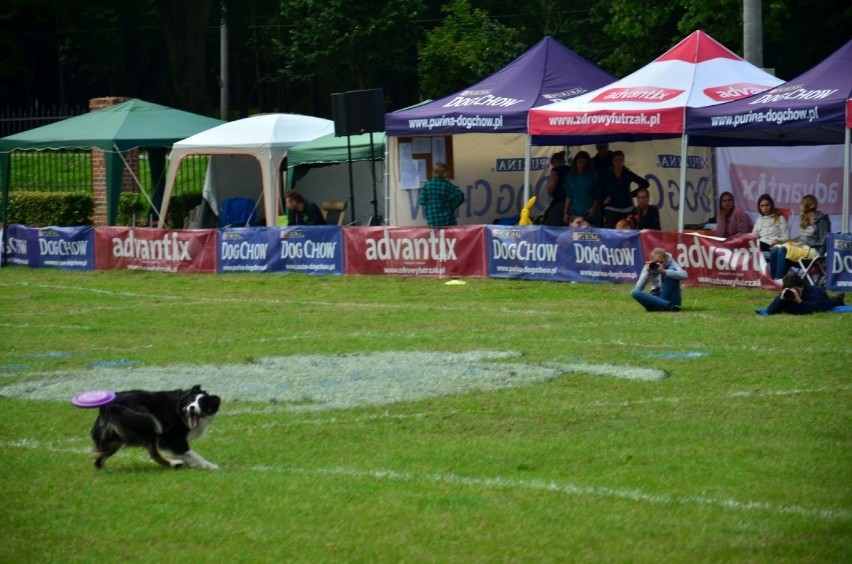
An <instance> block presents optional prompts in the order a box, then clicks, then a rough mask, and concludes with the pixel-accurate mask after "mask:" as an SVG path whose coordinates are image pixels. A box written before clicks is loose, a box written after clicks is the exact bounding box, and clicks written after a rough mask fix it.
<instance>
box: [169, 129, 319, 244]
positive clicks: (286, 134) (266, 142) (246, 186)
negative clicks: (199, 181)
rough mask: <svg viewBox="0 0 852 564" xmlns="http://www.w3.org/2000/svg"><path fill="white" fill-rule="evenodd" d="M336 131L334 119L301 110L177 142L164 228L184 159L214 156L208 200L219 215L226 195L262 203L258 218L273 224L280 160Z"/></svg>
mask: <svg viewBox="0 0 852 564" xmlns="http://www.w3.org/2000/svg"><path fill="white" fill-rule="evenodd" d="M333 131H334V122H333V121H331V120H327V119H322V118H318V117H312V116H304V115H299V114H262V115H257V116H252V117H248V118H245V119H240V120H236V121H232V122H229V123H226V124H223V125H220V126H218V127H214V128H212V129H208V130H207V131H203V132H201V133H198V134H197V135H193V136H192V137H188V138H186V139H184V140H183V141H178V142H177V143H175V144H174V146H173V147H172V152H171V157H170V159H169V171H168V175H167V176H166V188H165V191H164V193H163V206H162V213H161V214H160V222H159V224H158V227H160V228H163V227H164V218H165V217H166V210H168V206H169V201H170V199H171V195H172V190H173V189H174V185H175V179H176V178H177V172H178V168H179V167H180V164H181V161H182V160H183V159H184V158H186V157H188V156H190V155H211V159H210V165H209V167H208V170H207V178H206V179H205V186H204V198H205V200H207V202H208V203H209V204H210V207H211V209H213V211H214V212H215V213H217V214H218V213H219V205H220V204H221V202H222V201H223V200H224V199H226V198H232V197H244V198H251V199H252V200H254V201H255V202H256V203H258V204H259V203H260V202H261V201H263V207H262V208H260V209H259V210H258V216H260V217H263V218H265V222H266V225H267V226H273V225H275V223H276V221H277V217H278V213H279V211H280V205H279V194H280V192H281V174H280V173H279V170H280V168H281V163H282V162H283V161H284V158H285V157H286V156H287V149H289V148H290V147H293V146H294V145H299V144H300V143H305V142H307V141H311V140H313V139H316V138H318V137H322V136H323V135H326V134H328V133H331V132H333Z"/></svg>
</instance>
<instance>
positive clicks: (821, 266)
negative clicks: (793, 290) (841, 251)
mask: <svg viewBox="0 0 852 564" xmlns="http://www.w3.org/2000/svg"><path fill="white" fill-rule="evenodd" d="M826 263H827V257H826V255H825V254H824V253H823V254H820V255H818V256H815V257H804V258H800V259H799V260H798V265H799V278H804V279H805V280H807V281H808V282H809V283H810V284H811V285H812V286H819V287H820V288H825V285H826V281H827V274H826V271H825V268H826Z"/></svg>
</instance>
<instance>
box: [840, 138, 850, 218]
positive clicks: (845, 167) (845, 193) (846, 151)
mask: <svg viewBox="0 0 852 564" xmlns="http://www.w3.org/2000/svg"><path fill="white" fill-rule="evenodd" d="M850 131H852V130H850V129H849V128H848V127H847V128H846V139H845V144H844V145H843V148H844V151H843V222H842V223H843V233H849V149H850V147H849V137H850Z"/></svg>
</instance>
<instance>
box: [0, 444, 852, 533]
mask: <svg viewBox="0 0 852 564" xmlns="http://www.w3.org/2000/svg"><path fill="white" fill-rule="evenodd" d="M0 448H21V449H27V450H42V451H48V452H57V453H67V454H75V455H79V454H88V453H90V452H91V450H90V449H82V448H69V447H56V446H54V445H53V444H51V443H46V442H42V441H36V440H32V439H19V440H17V441H11V442H0ZM137 458H140V459H142V458H143V457H141V455H140V456H138V457H137ZM231 468H232V469H233V470H235V471H239V470H248V471H250V472H264V473H275V474H301V475H320V476H345V477H348V478H354V479H359V480H364V479H366V480H387V481H393V482H411V483H426V484H428V483H433V484H450V485H461V486H470V487H482V488H497V489H507V490H532V491H545V492H555V493H562V494H566V495H573V496H581V497H594V498H616V499H627V500H631V501H636V502H640V503H651V504H655V505H665V504H676V505H706V506H711V507H720V508H723V509H732V510H735V511H764V512H767V513H778V514H789V515H801V516H804V517H816V518H819V519H825V520H835V519H841V520H845V519H850V518H852V511H849V510H846V509H824V508H818V507H802V506H801V505H774V504H771V503H765V502H761V501H739V500H736V499H716V498H712V497H706V496H684V497H677V496H671V495H667V494H652V493H648V492H643V491H641V490H633V489H622V488H610V487H604V486H582V485H577V484H571V483H566V482H557V481H555V480H515V479H511V478H502V477H500V476H492V477H480V478H477V477H471V476H459V475H457V474H449V473H444V474H415V473H412V472H398V471H395V470H356V469H354V468H345V467H342V466H335V467H332V468H286V467H285V468H279V467H275V466H247V467H246V466H233V467H231ZM223 469H225V470H227V468H223Z"/></svg>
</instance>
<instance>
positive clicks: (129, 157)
mask: <svg viewBox="0 0 852 564" xmlns="http://www.w3.org/2000/svg"><path fill="white" fill-rule="evenodd" d="M131 99H132V98H126V97H124V96H106V97H104V98H92V99H91V100H89V111H90V112H92V111H95V110H100V109H101V108H106V107H109V106H115V105H116V104H121V103H122V102H127V101H128V100H131ZM124 159H125V160H126V161H127V163H128V164H129V165H130V167H131V169H132V170H133V174H135V175H136V178H139V151H138V150H137V149H133V150H131V151H128V152H127V153H126V154H125V155H124ZM121 191H122V192H137V191H138V187H137V186H136V182H135V181H134V180H133V176H132V175H131V174H130V171H128V170H127V168H125V169H124V174H123V176H122V181H121ZM92 197H93V199H94V201H95V213H94V217H92V222H93V223H94V224H95V225H106V224H107V219H108V215H107V189H106V162H105V160H104V153H103V151H101V150H100V149H92ZM140 219H142V218H140Z"/></svg>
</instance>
